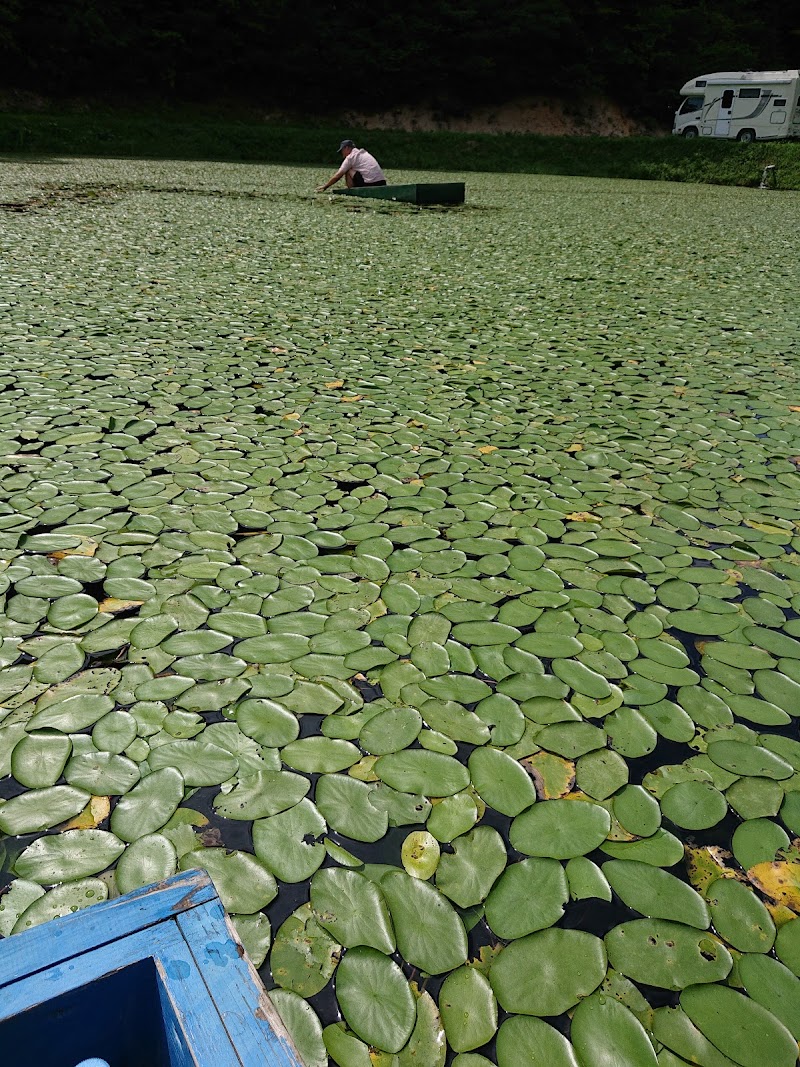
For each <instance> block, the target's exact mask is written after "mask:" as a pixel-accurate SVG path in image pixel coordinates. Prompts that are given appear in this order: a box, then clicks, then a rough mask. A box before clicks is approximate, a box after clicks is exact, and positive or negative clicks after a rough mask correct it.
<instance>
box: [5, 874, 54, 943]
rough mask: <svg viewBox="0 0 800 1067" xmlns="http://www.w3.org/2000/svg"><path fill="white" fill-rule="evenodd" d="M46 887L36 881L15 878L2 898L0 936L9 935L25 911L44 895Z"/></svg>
mask: <svg viewBox="0 0 800 1067" xmlns="http://www.w3.org/2000/svg"><path fill="white" fill-rule="evenodd" d="M44 893H45V891H44V889H42V887H41V886H40V885H37V884H36V882H26V881H25V879H24V878H15V879H14V881H13V882H12V883H11V885H10V886H9V887H8V889H7V890H6V892H5V893H4V894H3V896H2V898H0V936H2V937H8V936H9V935H10V933H11V931H12V930H13V929H14V927H15V925H16V923H17V920H18V919H19V917H20V915H22V913H23V912H24V911H27V909H28V908H29V907H30V906H31V904H33V902H34V900H38V899H39V898H40V897H43V896H44Z"/></svg>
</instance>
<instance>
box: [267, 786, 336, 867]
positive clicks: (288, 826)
mask: <svg viewBox="0 0 800 1067" xmlns="http://www.w3.org/2000/svg"><path fill="white" fill-rule="evenodd" d="M326 830H327V826H326V823H325V820H324V819H323V817H322V816H321V815H320V813H319V812H318V811H317V809H316V807H315V806H314V805H313V804H312V803H311V801H310V800H307V799H304V800H301V801H299V802H298V803H297V804H295V805H294V806H293V807H291V808H288V809H287V810H286V811H282V812H280V813H278V814H277V815H272V816H270V817H269V818H264V819H257V820H256V821H255V822H254V823H253V849H254V851H255V854H256V856H258V858H259V859H260V860H261V862H262V864H263V865H264V866H265V867H266V868H267V870H268V871H270V872H271V873H272V874H274V875H275V877H276V878H279V879H280V880H281V881H282V882H303V881H305V880H306V879H308V878H310V877H311V875H312V874H313V873H314V871H316V870H317V868H318V867H319V866H320V864H321V863H322V861H323V860H324V859H325V846H324V845H323V844H322V843H321V842H320V841H319V840H318V839H319V838H321V837H322V835H323V834H324V833H325V831H326Z"/></svg>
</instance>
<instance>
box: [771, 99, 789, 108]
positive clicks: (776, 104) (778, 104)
mask: <svg viewBox="0 0 800 1067" xmlns="http://www.w3.org/2000/svg"><path fill="white" fill-rule="evenodd" d="M772 106H773V107H786V101H785V100H773V101H772Z"/></svg>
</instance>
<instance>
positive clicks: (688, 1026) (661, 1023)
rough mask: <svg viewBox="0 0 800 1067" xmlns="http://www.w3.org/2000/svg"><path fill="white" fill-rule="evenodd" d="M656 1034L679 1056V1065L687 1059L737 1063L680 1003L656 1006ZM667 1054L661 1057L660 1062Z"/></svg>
mask: <svg viewBox="0 0 800 1067" xmlns="http://www.w3.org/2000/svg"><path fill="white" fill-rule="evenodd" d="M652 1033H653V1037H655V1038H656V1039H657V1040H658V1041H659V1042H660V1043H661V1044H662V1045H665V1046H666V1047H667V1049H670V1050H671V1051H672V1052H674V1053H676V1054H677V1055H680V1056H681V1057H682V1058H681V1059H680V1060H678V1058H677V1055H676V1056H675V1067H680V1065H681V1064H683V1063H685V1062H687V1061H688V1062H689V1063H703V1064H708V1067H734V1063H733V1060H729V1059H728V1057H727V1056H723V1055H722V1053H721V1052H720V1051H719V1049H717V1048H715V1047H714V1046H713V1045H712V1044H711V1042H710V1041H709V1040H708V1038H707V1037H704V1036H703V1035H702V1034H701V1033H700V1031H699V1030H698V1029H697V1027H696V1026H695V1025H694V1023H693V1022H692V1020H691V1019H690V1018H689V1016H688V1015H687V1014H686V1012H685V1011H684V1010H683V1009H682V1008H680V1007H678V1006H677V1005H676V1006H675V1007H670V1008H666V1007H665V1008H656V1010H655V1011H654V1012H653V1025H652ZM662 1058H663V1055H662V1056H660V1057H659V1062H660V1061H661V1059H662Z"/></svg>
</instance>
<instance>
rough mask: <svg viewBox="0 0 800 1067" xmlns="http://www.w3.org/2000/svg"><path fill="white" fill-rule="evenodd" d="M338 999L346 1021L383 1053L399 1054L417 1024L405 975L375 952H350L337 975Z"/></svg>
mask: <svg viewBox="0 0 800 1067" xmlns="http://www.w3.org/2000/svg"><path fill="white" fill-rule="evenodd" d="M336 997H337V1000H338V1002H339V1006H340V1008H341V1011H342V1015H343V1016H344V1018H345V1021H346V1023H347V1025H348V1026H349V1027H351V1029H352V1030H353V1031H354V1032H355V1033H356V1034H358V1036H359V1037H360V1038H362V1039H363V1040H364V1041H366V1042H367V1044H369V1045H373V1046H375V1047H376V1048H379V1049H382V1050H383V1051H384V1052H399V1051H400V1049H401V1048H402V1047H403V1045H405V1043H406V1041H408V1039H409V1037H410V1036H411V1032H412V1030H413V1029H414V1023H415V1022H416V1005H415V1003H414V997H413V995H412V993H411V990H410V988H409V986H408V982H407V981H406V979H405V977H404V976H403V972H402V971H401V970H400V968H399V967H398V966H397V964H396V963H394V962H393V961H392V960H390V959H389V958H388V957H387V956H385V955H384V954H383V953H381V952H378V951H377V950H376V949H374V948H367V947H364V946H360V947H357V948H352V949H349V950H348V951H347V952H346V953H345V955H344V958H343V959H342V961H341V963H340V964H339V967H338V970H337V973H336Z"/></svg>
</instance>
